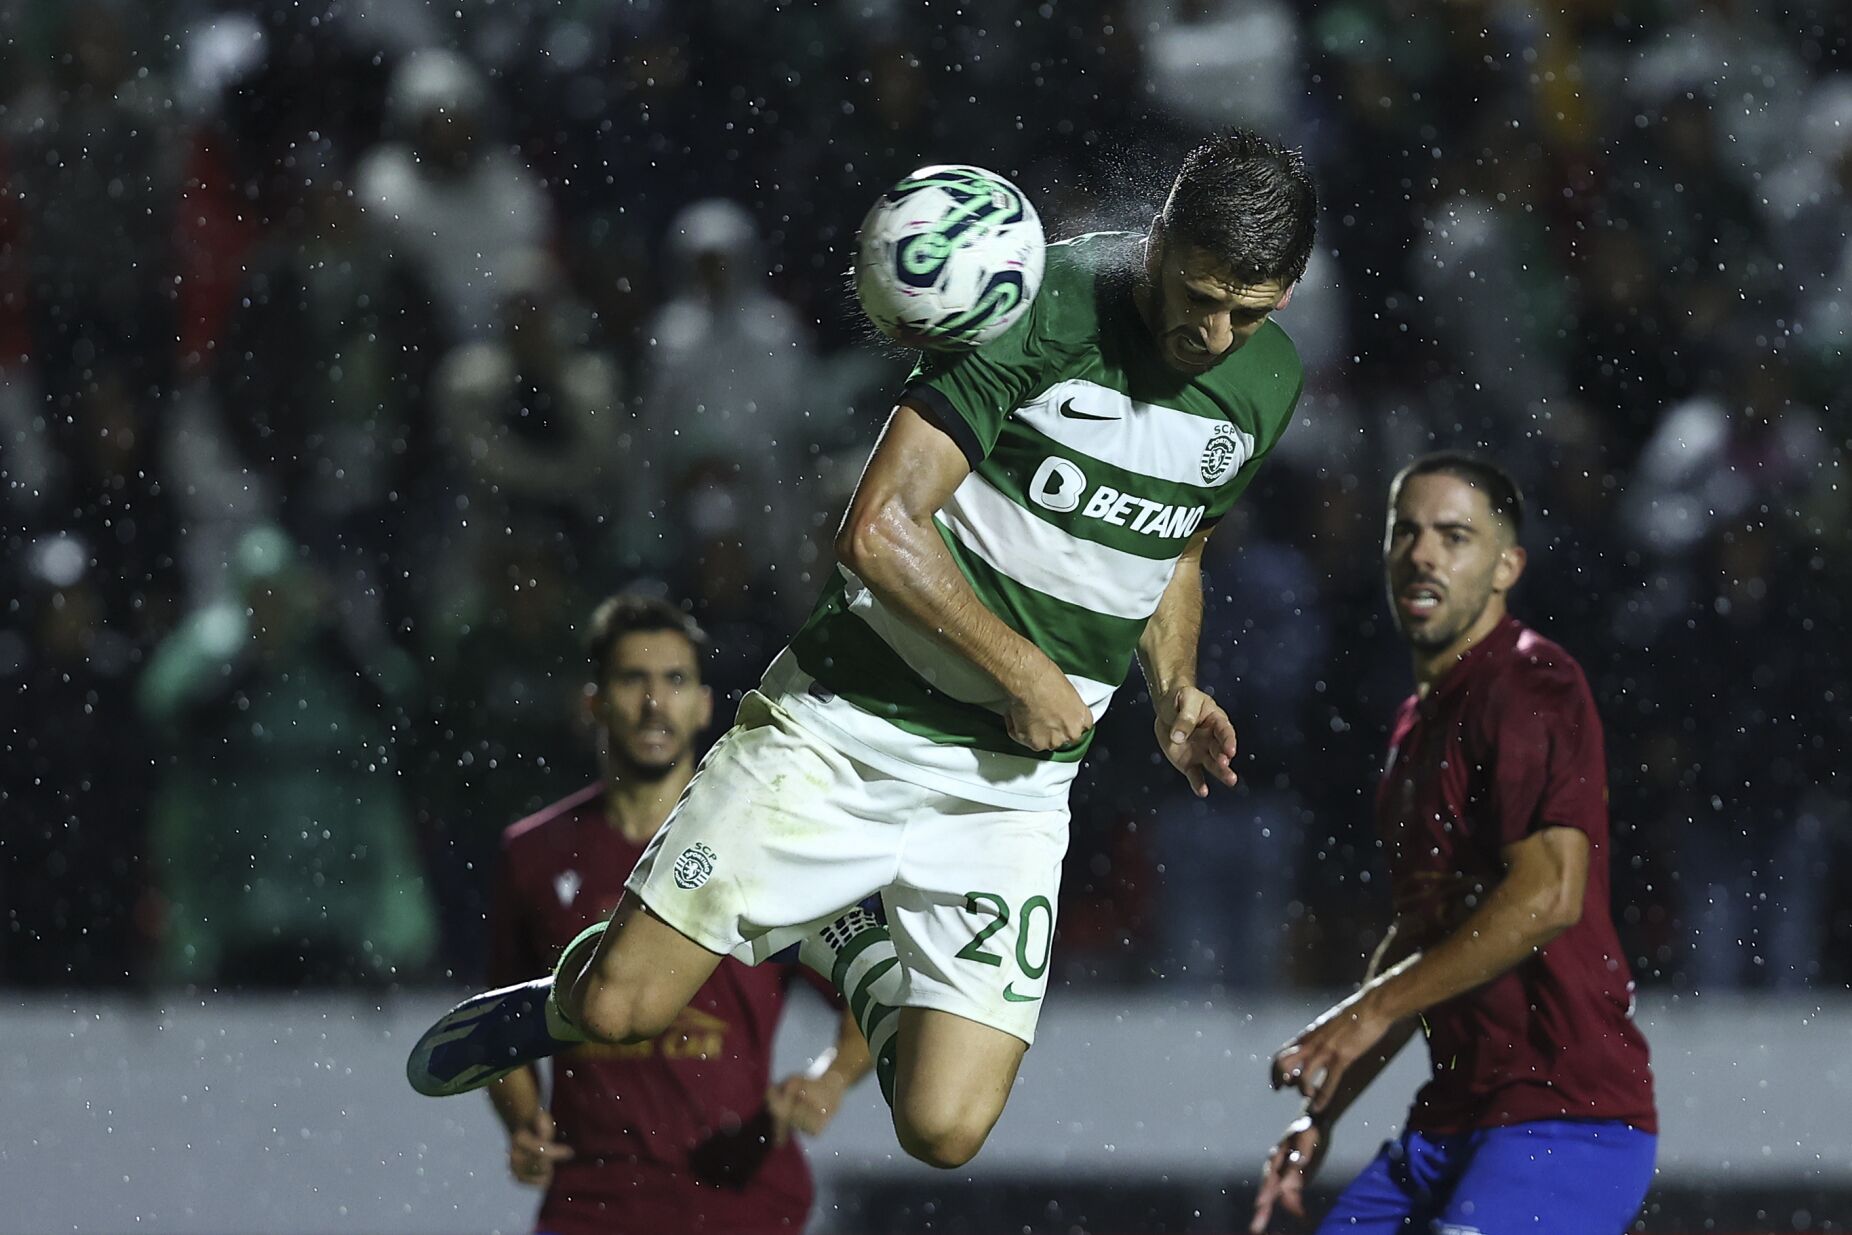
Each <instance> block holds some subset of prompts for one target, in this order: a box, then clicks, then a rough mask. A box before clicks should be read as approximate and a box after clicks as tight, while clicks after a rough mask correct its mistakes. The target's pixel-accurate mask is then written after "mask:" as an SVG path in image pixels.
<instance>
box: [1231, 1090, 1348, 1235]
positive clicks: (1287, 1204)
mask: <svg viewBox="0 0 1852 1235" xmlns="http://www.w3.org/2000/svg"><path fill="white" fill-rule="evenodd" d="M1330 1144H1331V1138H1330V1137H1329V1136H1328V1135H1326V1132H1325V1129H1323V1128H1321V1127H1319V1126H1318V1124H1317V1123H1316V1122H1315V1121H1314V1120H1313V1118H1312V1117H1311V1116H1310V1115H1301V1116H1299V1118H1297V1119H1295V1120H1293V1121H1292V1123H1290V1124H1288V1125H1287V1126H1286V1131H1285V1133H1284V1134H1283V1135H1282V1136H1281V1137H1280V1143H1279V1144H1278V1145H1275V1146H1274V1147H1273V1152H1272V1153H1270V1154H1268V1155H1267V1161H1266V1164H1265V1165H1264V1166H1262V1167H1261V1170H1260V1191H1259V1192H1257V1193H1255V1194H1254V1220H1253V1221H1252V1222H1250V1223H1248V1232H1249V1235H1265V1232H1266V1230H1267V1227H1268V1224H1269V1223H1270V1222H1272V1220H1273V1207H1274V1205H1275V1204H1277V1205H1279V1206H1280V1208H1282V1209H1284V1210H1285V1211H1286V1212H1287V1213H1289V1214H1291V1215H1292V1216H1293V1217H1295V1218H1298V1219H1300V1220H1302V1221H1303V1220H1304V1218H1305V1186H1306V1185H1307V1184H1309V1183H1311V1182H1312V1176H1314V1175H1316V1174H1318V1168H1319V1166H1320V1164H1322V1163H1323V1162H1324V1160H1325V1150H1326V1148H1327V1147H1328V1146H1329V1145H1330Z"/></svg>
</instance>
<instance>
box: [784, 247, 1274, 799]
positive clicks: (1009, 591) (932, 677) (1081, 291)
mask: <svg viewBox="0 0 1852 1235" xmlns="http://www.w3.org/2000/svg"><path fill="white" fill-rule="evenodd" d="M1142 240H1143V237H1141V236H1138V235H1135V234H1127V233H1120V232H1103V233H1096V234H1093V235H1089V236H1081V237H1078V238H1076V239H1073V240H1068V241H1064V242H1062V243H1060V244H1054V245H1050V246H1049V248H1048V266H1047V271H1046V274H1045V275H1044V278H1043V283H1042V289H1041V292H1040V294H1039V295H1038V296H1037V297H1036V299H1035V303H1034V305H1033V306H1032V307H1031V309H1030V311H1029V312H1028V314H1026V315H1025V316H1024V318H1023V320H1022V321H1020V322H1018V323H1017V324H1016V325H1015V326H1013V327H1012V328H1011V329H1010V331H1009V332H1008V333H1006V334H1004V335H1002V336H1001V337H999V338H998V339H996V340H994V341H993V342H991V343H989V344H987V345H985V346H984V347H983V348H981V349H979V350H977V351H975V352H969V353H964V354H959V355H946V354H928V355H926V356H925V357H923V358H922V360H921V362H920V365H919V367H918V368H917V369H916V370H915V371H914V374H913V377H912V379H911V382H910V384H909V386H908V390H907V395H908V397H909V399H910V400H911V401H912V402H913V403H914V404H916V405H919V406H922V407H924V408H925V409H927V411H928V412H929V413H930V414H931V416H932V418H933V419H934V420H935V421H936V422H937V423H938V424H939V425H940V427H942V428H943V429H945V430H946V432H947V433H949V434H950V435H951V436H952V437H953V439H954V440H956V441H957V442H958V443H959V445H960V447H961V448H963V450H964V452H965V454H966V456H967V457H968V458H969V459H970V460H971V463H972V468H973V470H972V472H971V475H970V476H968V477H967V478H966V479H965V481H964V483H963V484H961V485H959V487H958V489H957V491H956V492H955V493H953V495H952V497H951V499H950V500H949V501H948V502H946V504H945V507H944V509H942V510H941V511H940V512H939V515H938V520H937V521H938V526H939V534H940V535H941V536H942V537H944V539H945V544H946V547H947V548H948V549H950V550H951V553H952V557H953V559H954V560H956V562H957V563H958V567H959V569H960V570H961V571H963V572H964V575H965V578H966V579H968V580H969V581H970V583H971V587H972V590H973V591H975V592H976V593H977V596H978V598H979V599H980V600H981V601H983V603H984V604H985V605H986V606H987V607H988V608H989V609H990V610H991V612H993V613H995V614H996V615H997V616H998V617H1000V618H1002V619H1003V620H1004V621H1005V622H1007V623H1008V624H1009V625H1010V626H1011V627H1012V628H1014V629H1015V630H1017V631H1019V632H1020V633H1021V634H1022V635H1024V636H1025V637H1026V638H1028V639H1030V640H1031V641H1033V642H1034V643H1035V645H1036V646H1037V647H1039V648H1041V649H1042V651H1044V652H1046V653H1047V654H1048V656H1049V657H1050V658H1051V659H1052V660H1053V661H1054V662H1055V663H1056V664H1057V665H1059V666H1060V667H1061V669H1062V671H1063V672H1064V673H1066V674H1067V676H1068V680H1069V681H1071V682H1073V684H1074V687H1075V689H1076V690H1077V691H1078V692H1079V694H1080V697H1081V699H1082V700H1083V701H1084V702H1085V703H1086V704H1087V706H1088V707H1090V708H1091V709H1092V710H1093V714H1094V717H1095V719H1096V720H1097V718H1098V717H1099V716H1100V715H1101V714H1103V713H1104V712H1105V710H1106V706H1107V704H1108V702H1110V700H1111V698H1112V693H1113V691H1114V690H1115V689H1117V687H1118V686H1119V685H1120V683H1122V682H1123V681H1124V680H1125V678H1126V676H1127V674H1128V673H1129V672H1130V671H1131V667H1132V661H1133V659H1134V657H1135V655H1136V653H1137V647H1138V639H1139V636H1140V634H1141V633H1142V632H1143V631H1144V627H1145V622H1146V620H1147V619H1148V618H1149V617H1150V616H1151V614H1152V613H1153V611H1155V610H1156V608H1157V605H1158V600H1159V599H1160V598H1161V597H1162V596H1163V594H1164V589H1165V586H1166V585H1167V584H1168V583H1169V582H1170V578H1171V575H1172V574H1173V572H1174V571H1175V570H1176V563H1177V557H1178V555H1179V554H1180V553H1181V552H1182V551H1183V548H1184V546H1185V545H1186V544H1187V543H1188V542H1189V538H1190V536H1191V535H1192V534H1193V533H1194V532H1196V531H1197V529H1199V528H1201V527H1203V526H1204V525H1206V524H1213V523H1214V522H1215V521H1216V520H1218V519H1220V518H1221V517H1222V516H1223V515H1225V514H1226V513H1228V510H1229V508H1230V507H1231V506H1233V505H1234V502H1235V499H1236V498H1238V497H1239V496H1240V495H1241V492H1242V490H1244V489H1246V488H1247V486H1248V484H1249V482H1250V481H1252V480H1253V478H1254V473H1255V471H1256V469H1258V468H1259V466H1260V463H1261V460H1262V459H1264V458H1265V457H1266V456H1267V454H1268V452H1269V451H1271V450H1272V449H1273V447H1274V444H1275V443H1276V442H1278V441H1279V439H1280V435H1281V433H1282V432H1284V430H1285V428H1286V424H1287V422H1288V421H1289V420H1290V419H1291V417H1292V411H1293V406H1294V404H1295V403H1296V402H1297V401H1298V398H1299V391H1300V388H1301V386H1302V385H1303V382H1304V376H1303V372H1302V370H1301V368H1300V365H1299V356H1298V353H1297V352H1296V351H1295V350H1294V348H1293V345H1292V341H1291V340H1290V339H1288V338H1287V337H1286V333H1285V332H1284V331H1283V330H1281V329H1280V328H1279V327H1278V326H1277V325H1274V324H1273V323H1272V322H1268V323H1267V324H1266V325H1264V326H1262V327H1261V329H1260V330H1259V331H1258V332H1257V333H1256V334H1255V335H1254V336H1253V337H1252V338H1251V339H1249V340H1248V342H1247V344H1246V345H1245V346H1243V347H1242V348H1241V350H1240V351H1238V352H1236V353H1235V354H1234V355H1233V356H1230V357H1229V358H1228V359H1227V360H1225V361H1223V362H1222V363H1221V364H1219V365H1217V366H1216V367H1215V368H1214V369H1211V370H1210V371H1209V372H1207V373H1204V374H1199V375H1195V376H1188V375H1184V374H1179V373H1175V372H1173V371H1171V370H1170V369H1168V368H1167V367H1166V366H1165V365H1164V363H1163V361H1162V360H1161V359H1160V357H1159V356H1158V353H1157V348H1156V346H1155V344H1154V342H1153V340H1152V338H1151V334H1150V331H1149V330H1148V329H1147V328H1146V327H1145V325H1144V323H1143V321H1142V319H1141V318H1140V317H1139V315H1138V311H1137V309H1136V308H1135V306H1134V305H1133V302H1132V297H1131V288H1132V276H1133V272H1134V271H1135V270H1136V269H1137V268H1138V266H1139V264H1140V263H1141V262H1142V260H1143V256H1142V249H1141V247H1140V246H1141V241H1142ZM764 689H765V690H766V692H767V693H768V694H769V695H771V697H772V698H774V699H775V700H777V701H778V702H779V704H780V705H781V706H783V707H785V708H787V709H788V710H790V711H791V712H792V713H793V714H794V715H795V716H796V717H797V719H798V720H799V721H800V722H801V723H803V724H805V725H806V726H808V727H810V728H812V729H813V730H814V731H816V732H817V733H818V734H819V736H821V737H823V738H825V739H826V740H828V741H831V742H832V743H833V744H835V745H837V746H838V747H839V748H840V749H842V750H843V751H844V752H845V753H847V754H849V755H851V756H853V757H855V758H857V759H861V760H863V761H864V762H866V763H868V764H871V765H872V766H874V767H876V768H878V769H880V770H881V771H884V772H886V773H888V774H889V775H892V776H895V777H898V778H900V779H902V780H906V781H909V782H911V783H915V784H924V785H928V786H930V787H933V788H937V789H940V790H941V791H943V792H946V793H949V794H953V795H956V796H958V797H962V798H965V799H968V800H971V801H976V802H981V803H985V804H989V805H995V806H1008V807H1018V808H1022V809H1028V810H1050V809H1059V808H1060V807H1062V806H1063V805H1064V804H1065V802H1066V798H1067V788H1068V785H1069V784H1070V783H1071V782H1072V780H1073V778H1074V775H1075V772H1076V771H1077V770H1078V766H1079V761H1080V759H1081V757H1082V756H1083V755H1084V754H1085V753H1086V748H1087V745H1088V740H1089V739H1090V738H1091V734H1089V735H1088V739H1083V740H1081V741H1080V742H1077V743H1075V744H1074V745H1073V746H1070V747H1065V748H1063V749H1061V750H1057V751H1052V752H1036V751H1031V750H1029V749H1027V748H1026V747H1023V746H1019V745H1017V744H1016V743H1015V742H1014V741H1012V740H1011V739H1010V737H1009V735H1008V733H1007V732H1006V731H1005V729H1004V723H1003V716H1002V713H1003V710H1004V707H1005V705H1006V703H1007V700H1006V699H1005V698H1004V696H1003V694H1002V692H1001V691H1000V690H999V689H998V687H997V684H996V683H995V682H993V681H992V680H991V679H990V678H989V677H988V676H986V675H985V674H984V673H982V672H981V671H980V670H979V669H978V668H977V667H976V666H975V665H973V664H972V663H971V662H970V661H968V660H966V659H965V658H964V657H962V656H960V655H959V654H958V653H956V652H955V651H953V650H952V649H951V648H950V647H949V646H948V645H946V644H945V643H944V642H943V641H941V640H940V639H938V638H937V637H935V636H933V635H931V634H928V633H927V632H925V631H923V630H920V629H918V628H916V627H914V626H912V625H910V624H909V623H908V622H907V621H906V620H905V619H903V618H902V617H901V616H900V615H899V614H898V613H895V612H892V611H890V610H889V609H888V608H887V607H886V606H884V605H883V604H882V603H881V602H880V601H879V600H878V599H877V598H876V597H875V595H874V594H873V593H872V592H871V591H870V590H869V589H868V588H867V587H866V586H864V585H863V584H862V582H861V581H860V580H859V579H857V578H856V577H855V576H854V575H853V574H851V573H850V572H849V571H847V570H846V569H841V570H839V571H838V573H837V578H836V579H835V580H834V581H833V582H832V583H831V584H830V586H828V587H827V588H825V590H824V593H823V596H822V598H821V599H820V600H819V601H818V603H817V607H816V609H815V610H814V611H813V612H812V614H811V616H810V618H809V620H808V621H806V622H805V624H804V626H803V628H802V629H801V630H800V631H799V632H798V634H797V637H796V638H795V639H794V640H792V642H791V645H790V646H789V647H788V648H786V649H785V650H784V651H783V652H782V653H780V655H779V656H778V658H777V659H776V660H775V661H773V663H772V666H771V668H770V669H769V670H768V671H767V673H766V678H765V685H764Z"/></svg>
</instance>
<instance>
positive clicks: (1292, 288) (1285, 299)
mask: <svg viewBox="0 0 1852 1235" xmlns="http://www.w3.org/2000/svg"><path fill="white" fill-rule="evenodd" d="M1298 290H1299V285H1298V284H1297V283H1289V284H1287V285H1286V294H1285V295H1284V296H1281V297H1280V302H1279V303H1278V304H1276V305H1274V306H1273V311H1274V312H1275V313H1277V312H1279V311H1280V310H1281V309H1284V308H1285V307H1286V306H1287V305H1289V304H1291V303H1292V302H1293V293H1294V292H1296V291H1298Z"/></svg>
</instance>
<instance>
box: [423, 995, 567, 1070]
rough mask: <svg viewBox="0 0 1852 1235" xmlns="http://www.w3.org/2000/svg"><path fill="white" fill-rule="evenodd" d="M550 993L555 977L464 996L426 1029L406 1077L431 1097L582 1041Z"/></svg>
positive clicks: (541, 1057) (522, 1064)
mask: <svg viewBox="0 0 1852 1235" xmlns="http://www.w3.org/2000/svg"><path fill="white" fill-rule="evenodd" d="M552 994H553V979H552V978H539V979H536V980H535V981H532V982H523V983H521V984H520V985H519V986H504V987H502V988H501V989H500V990H496V991H485V992H483V993H482V994H480V995H472V996H471V997H470V998H468V999H465V1000H464V1001H463V1002H462V1003H460V1004H458V1005H457V1006H456V1007H454V1008H452V1009H450V1011H448V1012H446V1013H445V1014H444V1015H443V1016H441V1017H439V1018H438V1021H437V1023H436V1024H435V1025H432V1026H431V1027H430V1028H429V1029H427V1030H425V1031H424V1036H423V1037H421V1038H419V1039H418V1044H417V1045H416V1046H414V1047H412V1053H411V1055H410V1056H409V1057H408V1058H407V1059H406V1061H405V1079H406V1080H408V1081H410V1082H411V1086H412V1088H413V1089H416V1090H417V1091H418V1092H419V1093H421V1094H423V1095H425V1096H426V1097H427V1098H447V1097H450V1096H451V1095H452V1094H460V1093H468V1092H469V1091H470V1090H472V1089H481V1088H482V1087H483V1086H485V1085H492V1084H494V1083H495V1082H496V1081H498V1080H500V1079H501V1078H502V1077H504V1076H507V1075H508V1074H509V1073H510V1072H513V1071H514V1070H515V1069H516V1068H520V1067H524V1066H525V1065H527V1064H530V1063H533V1062H534V1061H535V1060H537V1059H545V1058H546V1057H548V1056H549V1055H556V1054H558V1053H559V1052H560V1051H563V1050H565V1049H566V1048H567V1047H569V1046H572V1045H573V1044H574V1043H576V1042H581V1041H583V1040H584V1038H583V1035H581V1034H578V1033H576V1032H575V1031H574V1030H573V1029H572V1028H571V1027H569V1026H568V1025H567V1023H566V1021H565V1019H564V1018H563V1017H561V1016H560V1014H559V1010H558V1009H557V1008H555V1007H554V1006H553V1000H552V998H551V996H552Z"/></svg>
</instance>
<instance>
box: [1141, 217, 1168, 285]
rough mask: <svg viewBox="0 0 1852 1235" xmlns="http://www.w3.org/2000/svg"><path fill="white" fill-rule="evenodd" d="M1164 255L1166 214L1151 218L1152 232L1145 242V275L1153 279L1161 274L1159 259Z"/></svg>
mask: <svg viewBox="0 0 1852 1235" xmlns="http://www.w3.org/2000/svg"><path fill="white" fill-rule="evenodd" d="M1163 253H1164V213H1163V212H1162V211H1159V212H1158V213H1157V214H1154V215H1152V216H1151V232H1150V235H1149V236H1148V237H1147V239H1146V241H1145V273H1146V274H1147V275H1149V276H1151V277H1152V278H1153V279H1155V278H1157V277H1158V274H1159V273H1160V270H1159V261H1158V259H1159V258H1160V257H1162V256H1163Z"/></svg>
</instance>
